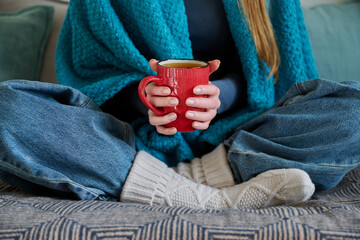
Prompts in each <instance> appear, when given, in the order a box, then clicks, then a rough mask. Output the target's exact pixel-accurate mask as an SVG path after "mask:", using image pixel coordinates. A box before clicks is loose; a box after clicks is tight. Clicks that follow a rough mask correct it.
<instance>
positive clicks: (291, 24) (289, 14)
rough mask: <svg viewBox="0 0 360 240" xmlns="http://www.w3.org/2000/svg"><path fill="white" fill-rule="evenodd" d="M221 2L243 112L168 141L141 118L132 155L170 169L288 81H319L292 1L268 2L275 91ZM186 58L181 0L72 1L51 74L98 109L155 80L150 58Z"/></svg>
mask: <svg viewBox="0 0 360 240" xmlns="http://www.w3.org/2000/svg"><path fill="white" fill-rule="evenodd" d="M223 4H224V8H225V12H226V14H227V18H228V22H229V25H230V30H231V33H232V36H233V39H234V41H235V44H236V47H237V50H238V53H239V56H240V58H241V63H242V68H243V69H242V70H243V72H244V76H245V78H246V81H247V98H248V107H247V108H245V109H241V110H239V111H237V112H235V113H233V114H232V115H230V116H226V117H223V118H220V119H219V120H217V121H214V122H213V123H212V124H211V126H210V127H209V128H208V129H207V130H205V131H195V132H192V133H177V134H176V135H174V136H163V135H159V134H158V133H157V132H156V130H155V128H154V127H153V126H151V125H149V123H148V120H147V119H145V118H144V119H139V120H137V121H136V122H134V123H132V124H133V126H134V130H135V133H136V146H137V148H138V150H146V151H147V152H149V153H151V154H153V155H154V156H156V157H158V158H159V159H161V160H162V161H164V162H166V163H167V164H168V165H174V164H176V163H177V162H178V161H183V160H186V159H192V158H193V157H194V156H197V155H201V154H203V153H204V152H203V151H204V149H209V147H214V146H216V145H218V144H219V143H221V142H222V141H223V140H224V139H226V138H227V137H228V136H229V134H231V133H232V132H233V131H234V130H235V129H236V128H237V127H239V126H240V125H241V124H243V123H245V122H246V121H248V120H250V119H251V118H254V117H255V116H257V115H259V114H261V113H262V112H264V111H265V110H267V109H269V108H270V107H271V106H272V105H273V104H274V103H275V101H277V100H278V99H280V98H281V97H282V96H283V95H284V93H285V92H286V91H287V90H288V89H289V88H290V86H291V85H292V84H293V83H295V82H299V81H304V80H308V79H314V78H317V77H318V75H317V70H316V67H315V61H314V58H313V55H312V51H311V47H310V43H309V38H308V35H307V31H306V27H305V24H304V19H303V16H302V10H301V6H300V3H299V1H298V0H272V1H269V12H270V17H271V20H272V23H273V26H274V29H275V32H276V37H277V42H278V46H279V51H280V56H281V61H282V63H281V66H280V70H279V78H278V81H277V83H276V85H274V84H273V82H274V79H273V78H270V79H266V78H267V75H268V72H267V71H266V68H264V67H262V64H261V63H260V62H259V61H258V58H257V53H256V49H255V45H254V42H253V40H252V37H251V34H250V33H249V31H248V27H247V24H246V21H244V18H243V16H242V13H241V11H240V10H239V8H238V5H237V0H223ZM192 57H193V56H192V49H191V42H190V39H189V32H188V25H187V18H186V14H185V6H184V3H183V0H167V1H162V0H82V1H80V0H72V1H70V4H69V10H68V13H67V16H66V19H65V22H64V25H63V28H62V30H61V34H60V37H59V43H58V48H57V67H56V70H57V77H58V82H59V83H60V84H64V85H69V86H71V87H74V88H76V89H79V90H80V91H82V92H83V93H85V94H86V95H88V96H89V97H90V98H91V99H92V100H93V101H94V102H95V103H96V104H98V105H101V104H103V103H104V102H105V101H106V100H108V99H110V98H112V97H113V96H114V95H115V94H116V93H118V92H119V91H121V90H122V89H123V88H124V87H125V86H127V85H128V84H130V83H132V82H139V81H140V80H141V79H142V78H144V77H145V76H149V75H154V72H153V71H152V70H151V69H150V66H149V60H150V59H151V58H155V59H158V60H163V59H169V58H192ZM124 104H126V103H124Z"/></svg>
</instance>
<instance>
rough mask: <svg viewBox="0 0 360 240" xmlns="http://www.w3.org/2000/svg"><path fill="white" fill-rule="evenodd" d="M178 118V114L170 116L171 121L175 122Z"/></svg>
mask: <svg viewBox="0 0 360 240" xmlns="http://www.w3.org/2000/svg"><path fill="white" fill-rule="evenodd" d="M176 118H177V115H176V113H172V114H170V115H169V120H171V121H174V120H175V119H176Z"/></svg>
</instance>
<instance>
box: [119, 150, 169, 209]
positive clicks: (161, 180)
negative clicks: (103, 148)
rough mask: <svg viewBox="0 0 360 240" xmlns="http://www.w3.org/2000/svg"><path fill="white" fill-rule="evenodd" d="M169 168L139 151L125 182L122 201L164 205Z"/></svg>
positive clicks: (121, 196)
mask: <svg viewBox="0 0 360 240" xmlns="http://www.w3.org/2000/svg"><path fill="white" fill-rule="evenodd" d="M167 170H168V167H167V166H166V165H165V164H164V163H163V162H161V161H160V160H158V159H156V158H154V157H153V156H151V155H150V154H148V153H147V152H145V151H139V152H138V153H137V155H136V157H135V161H134V164H133V166H132V168H131V170H130V173H129V175H128V177H127V179H126V181H125V184H124V187H123V189H122V192H121V195H120V201H122V202H133V203H141V204H147V205H163V201H164V196H165V186H166V183H167V182H168V181H169V180H170V178H171V174H170V173H169V171H167Z"/></svg>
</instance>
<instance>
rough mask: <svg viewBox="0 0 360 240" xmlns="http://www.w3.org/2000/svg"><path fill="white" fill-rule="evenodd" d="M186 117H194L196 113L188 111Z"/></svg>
mask: <svg viewBox="0 0 360 240" xmlns="http://www.w3.org/2000/svg"><path fill="white" fill-rule="evenodd" d="M186 117H188V118H193V117H195V114H194V113H193V112H187V113H186Z"/></svg>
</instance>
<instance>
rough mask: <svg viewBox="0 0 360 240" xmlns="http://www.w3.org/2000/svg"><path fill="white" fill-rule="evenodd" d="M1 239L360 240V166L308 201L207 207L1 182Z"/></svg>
mask: <svg viewBox="0 0 360 240" xmlns="http://www.w3.org/2000/svg"><path fill="white" fill-rule="evenodd" d="M0 191H1V192H0V239H36V240H41V239H73V240H76V239H278V240H281V239H284V240H285V239H286V240H288V239H360V229H359V222H360V168H358V169H356V170H353V171H352V172H350V173H348V174H347V175H346V176H345V177H344V179H343V181H342V182H341V183H340V184H339V185H338V186H337V187H335V188H333V189H331V190H327V191H323V192H318V193H316V194H315V195H314V197H313V198H312V199H311V200H309V201H307V202H305V203H302V204H299V205H294V206H279V207H271V208H265V209H260V210H223V211H203V210H192V209H189V208H183V207H181V208H174V207H151V206H145V205H137V204H125V203H120V202H103V201H70V200H61V199H55V198H49V197H44V196H43V197H40V196H35V195H30V194H24V193H21V192H17V191H16V189H15V188H13V187H10V186H8V185H6V184H0Z"/></svg>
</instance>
